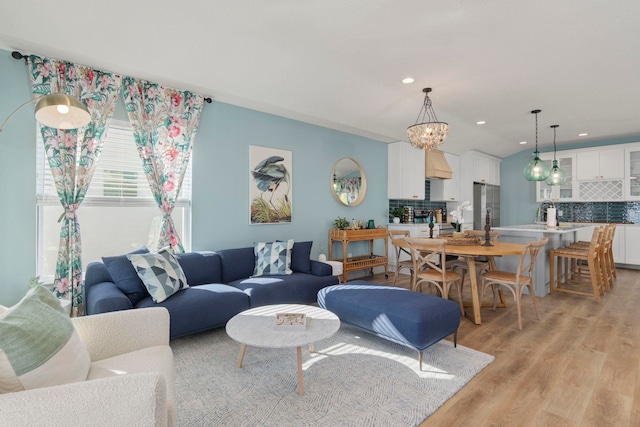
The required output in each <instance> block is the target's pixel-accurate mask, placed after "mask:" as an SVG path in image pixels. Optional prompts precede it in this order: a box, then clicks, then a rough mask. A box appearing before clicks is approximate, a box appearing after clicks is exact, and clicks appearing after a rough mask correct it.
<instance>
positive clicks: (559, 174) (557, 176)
mask: <svg viewBox="0 0 640 427" xmlns="http://www.w3.org/2000/svg"><path fill="white" fill-rule="evenodd" d="M565 182H567V174H566V173H565V171H563V170H562V169H560V168H559V167H558V161H557V160H554V161H553V166H552V167H551V170H550V171H549V177H548V178H547V179H546V181H545V183H546V184H547V185H563V184H564V183H565Z"/></svg>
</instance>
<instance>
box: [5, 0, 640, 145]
mask: <svg viewBox="0 0 640 427" xmlns="http://www.w3.org/2000/svg"><path fill="white" fill-rule="evenodd" d="M104 5H106V6H104ZM0 48H2V49H6V50H19V51H21V52H22V53H24V54H30V53H35V54H38V55H42V56H49V57H52V58H58V59H65V60H70V61H73V62H77V63H81V64H84V65H91V66H94V67H97V68H101V69H105V70H110V71H114V72H118V73H120V74H124V75H130V76H134V77H139V78H143V79H147V80H150V81H154V82H158V83H161V84H163V85H166V86H172V87H176V88H179V89H188V90H193V91H196V92H199V93H201V94H203V95H206V96H211V97H212V98H214V100H217V101H221V102H225V103H229V104H235V105H239V106H243V107H248V108H252V109H255V110H259V111H264V112H268V113H273V114H277V115H281V116H285V117H289V118H293V119H297V120H301V121H304V122H309V123H314V124H318V125H321V126H326V127H330V128H334V129H338V130H343V131H346V132H351V133H355V134H359V135H363V136H367V137H372V138H374V139H379V140H382V141H385V142H391V141H396V140H399V139H404V140H406V136H405V130H406V128H407V126H409V125H412V124H413V123H414V122H415V120H416V117H417V115H418V112H419V110H420V107H421V105H422V101H423V96H424V94H423V93H422V89H423V88H424V87H432V88H433V92H432V94H431V99H432V101H433V106H434V108H435V111H436V113H437V115H438V119H440V120H441V121H446V122H448V123H449V125H450V128H451V131H450V133H449V137H448V139H447V141H446V143H445V145H444V146H443V149H444V150H445V151H448V152H451V153H457V154H460V153H462V152H465V151H467V150H469V149H478V150H481V151H484V152H486V153H489V154H493V155H496V156H499V157H505V156H508V155H510V154H513V153H515V152H518V151H521V150H523V149H531V150H533V143H534V141H535V127H534V122H535V121H534V116H533V115H532V114H531V113H530V111H531V110H533V109H541V110H542V112H541V113H540V114H539V117H538V119H539V144H540V146H541V147H545V146H546V147H548V146H549V145H551V144H552V142H553V131H552V130H551V129H550V128H549V126H550V125H552V124H559V125H560V127H559V128H558V144H566V143H571V142H578V141H583V140H587V139H588V140H600V139H606V138H618V137H626V136H638V137H639V138H638V139H639V140H640V83H639V81H638V80H639V79H640V1H638V0H618V1H615V2H612V1H610V0H589V1H584V0H562V1H558V0H537V1H523V0H511V1H497V0H485V1H462V0H450V1H446V2H445V1H436V0H387V1H385V0H321V1H318V0H315V1H313V0H270V1H256V0H253V1H252V0H226V1H225V0H182V1H181V2H178V1H175V0H172V1H167V0H158V1H154V2H151V1H146V2H145V1H132V0H111V1H109V2H105V3H98V2H89V1H86V0H85V1H79V0H56V1H49V2H42V1H39V0H19V1H18V0H3V1H2V4H1V5H0ZM407 76H411V77H413V78H415V83H413V84H411V85H404V84H402V83H401V82H400V81H401V79H402V78H404V77H407ZM479 120H486V122H487V123H486V124H485V125H482V126H479V125H476V124H475V123H476V122H477V121H479ZM580 132H588V134H589V136H587V137H584V138H579V137H578V136H577V134H578V133H580ZM522 140H526V141H529V144H528V145H526V146H522V145H519V144H518V142H519V141H522Z"/></svg>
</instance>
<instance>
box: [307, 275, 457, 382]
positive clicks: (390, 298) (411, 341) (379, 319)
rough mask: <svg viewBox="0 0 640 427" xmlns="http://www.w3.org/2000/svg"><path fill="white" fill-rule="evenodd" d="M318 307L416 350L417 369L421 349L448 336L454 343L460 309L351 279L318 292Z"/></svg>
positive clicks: (437, 299) (431, 298)
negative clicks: (450, 336)
mask: <svg viewBox="0 0 640 427" xmlns="http://www.w3.org/2000/svg"><path fill="white" fill-rule="evenodd" d="M318 305H319V306H320V307H322V308H325V309H327V310H329V311H331V312H333V313H335V314H336V315H337V316H338V317H339V318H340V321H342V322H344V323H347V324H349V325H353V326H355V327H357V328H359V329H362V330H363V331H366V332H369V333H371V334H374V335H377V336H379V337H382V338H385V339H388V340H390V341H393V342H396V343H398V344H402V345H405V346H407V347H410V348H414V349H416V350H418V354H419V356H418V358H419V362H420V370H422V351H423V350H424V349H426V348H427V347H429V346H431V345H433V344H435V343H437V342H438V341H440V340H441V339H443V338H445V337H447V336H449V335H451V334H453V343H454V345H456V344H457V332H458V326H459V325H460V306H459V305H458V304H456V303H455V302H453V301H449V300H445V299H442V298H440V297H436V296H433V295H426V294H422V293H420V292H413V291H410V290H408V289H404V288H397V287H394V286H385V285H380V284H376V283H372V282H366V281H364V280H355V281H352V282H348V283H346V284H342V285H334V286H328V287H326V288H324V289H321V290H320V291H319V292H318Z"/></svg>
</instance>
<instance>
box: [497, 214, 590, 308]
mask: <svg viewBox="0 0 640 427" xmlns="http://www.w3.org/2000/svg"><path fill="white" fill-rule="evenodd" d="M590 226H592V225H588V224H570V223H561V224H560V226H558V227H548V226H547V225H545V224H524V225H509V226H504V227H493V228H492V229H491V230H493V231H497V232H499V233H500V239H499V240H500V241H501V242H514V243H522V244H525V243H527V242H530V241H532V240H540V239H542V238H543V237H547V238H548V239H549V241H548V242H547V244H546V245H545V247H544V252H542V253H540V254H538V258H537V259H536V265H535V270H534V276H535V277H534V279H535V283H534V285H533V288H534V290H535V292H536V296H538V297H543V296H545V295H547V294H548V293H549V282H550V275H549V252H550V251H551V250H552V249H556V248H559V247H562V246H565V245H568V244H570V243H573V242H575V241H576V240H577V238H576V234H577V231H578V230H580V229H582V228H586V227H590ZM519 260H520V259H519V257H514V256H510V257H502V258H498V259H496V264H497V267H498V269H500V270H505V271H513V272H514V273H515V271H516V270H517V268H518V262H519Z"/></svg>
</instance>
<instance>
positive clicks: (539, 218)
mask: <svg viewBox="0 0 640 427" xmlns="http://www.w3.org/2000/svg"><path fill="white" fill-rule="evenodd" d="M545 205H549V206H546V207H545ZM553 206H554V205H553V201H552V200H549V199H544V200H543V201H542V202H540V203H539V204H538V209H537V210H536V219H535V221H534V222H535V223H537V222H546V220H545V215H546V213H547V208H552V207H553Z"/></svg>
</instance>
